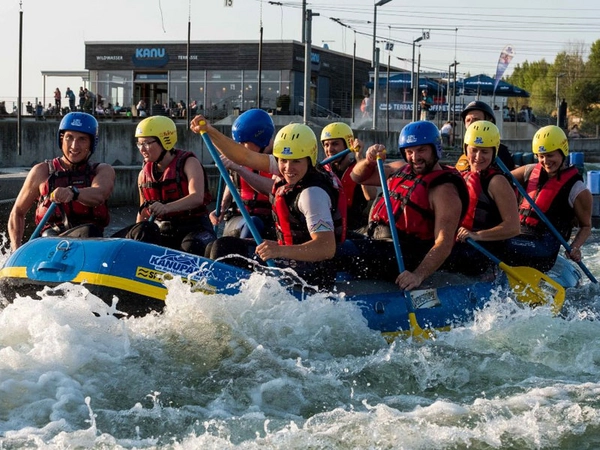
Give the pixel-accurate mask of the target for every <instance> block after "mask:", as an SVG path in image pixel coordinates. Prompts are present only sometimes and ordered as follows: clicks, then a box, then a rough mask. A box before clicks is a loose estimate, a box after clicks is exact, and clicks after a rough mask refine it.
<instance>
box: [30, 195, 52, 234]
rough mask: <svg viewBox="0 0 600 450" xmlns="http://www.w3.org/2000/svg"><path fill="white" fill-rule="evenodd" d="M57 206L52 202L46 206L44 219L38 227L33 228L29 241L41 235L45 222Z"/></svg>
mask: <svg viewBox="0 0 600 450" xmlns="http://www.w3.org/2000/svg"><path fill="white" fill-rule="evenodd" d="M57 205H58V203H54V202H52V203H51V204H50V206H48V210H47V211H46V214H44V217H42V220H40V223H38V226H37V227H35V230H33V233H32V234H31V237H30V238H29V240H30V241H32V240H34V239H36V238H38V237H40V234H41V233H42V230H43V229H44V226H45V225H46V222H48V219H50V217H51V216H52V214H54V210H55V209H56V206H57Z"/></svg>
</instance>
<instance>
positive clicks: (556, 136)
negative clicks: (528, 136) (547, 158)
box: [531, 125, 569, 158]
mask: <svg viewBox="0 0 600 450" xmlns="http://www.w3.org/2000/svg"><path fill="white" fill-rule="evenodd" d="M531 147H532V148H531V150H532V151H533V153H535V154H536V155H538V154H540V153H550V152H553V151H555V150H560V151H561V152H562V154H563V155H564V156H565V158H566V157H567V156H569V140H568V139H567V135H566V134H565V132H564V131H563V130H562V128H560V127H557V126H556V125H548V126H545V127H543V128H540V129H539V130H538V132H537V133H535V136H533V141H532V143H531Z"/></svg>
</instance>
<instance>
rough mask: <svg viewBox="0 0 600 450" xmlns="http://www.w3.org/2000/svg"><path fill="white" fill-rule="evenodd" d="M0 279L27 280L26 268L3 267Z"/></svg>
mask: <svg viewBox="0 0 600 450" xmlns="http://www.w3.org/2000/svg"><path fill="white" fill-rule="evenodd" d="M0 278H27V267H5V268H3V269H2V270H0Z"/></svg>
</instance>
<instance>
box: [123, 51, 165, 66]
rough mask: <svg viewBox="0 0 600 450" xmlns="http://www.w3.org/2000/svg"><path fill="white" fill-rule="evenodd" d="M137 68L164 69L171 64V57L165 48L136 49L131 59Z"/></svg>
mask: <svg viewBox="0 0 600 450" xmlns="http://www.w3.org/2000/svg"><path fill="white" fill-rule="evenodd" d="M131 60H132V61H133V64H134V65H135V66H136V67H163V66H165V65H166V64H167V63H168V62H169V55H168V54H167V51H166V50H165V49H164V48H158V47H154V48H143V47H142V48H136V49H135V51H134V54H133V56H132V57H131Z"/></svg>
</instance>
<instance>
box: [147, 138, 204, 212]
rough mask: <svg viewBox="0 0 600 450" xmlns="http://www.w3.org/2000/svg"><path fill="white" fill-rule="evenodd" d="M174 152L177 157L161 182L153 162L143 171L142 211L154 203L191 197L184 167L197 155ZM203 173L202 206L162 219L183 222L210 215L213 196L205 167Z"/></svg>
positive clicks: (161, 178) (180, 151)
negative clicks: (209, 208) (157, 177)
mask: <svg viewBox="0 0 600 450" xmlns="http://www.w3.org/2000/svg"><path fill="white" fill-rule="evenodd" d="M172 151H173V152H175V157H174V158H173V160H172V161H171V162H170V163H169V165H168V166H167V168H166V169H165V171H164V172H163V173H162V175H161V177H160V180H155V179H154V163H153V162H148V163H146V164H145V165H144V168H143V169H142V173H143V179H142V182H141V183H140V185H139V188H140V192H141V193H142V197H143V198H144V204H143V205H142V207H141V208H140V209H143V208H147V207H148V206H149V205H150V204H152V203H153V202H161V203H171V202H174V201H175V200H179V199H180V198H183V197H185V196H187V195H189V193H190V191H189V189H188V179H187V176H186V175H185V173H184V171H183V167H184V166H185V162H186V161H187V159H188V158H195V157H196V155H194V154H193V153H191V152H186V151H184V150H177V149H175V150H172ZM202 172H203V174H204V201H203V202H202V204H201V205H200V206H198V207H197V208H194V209H190V210H187V211H178V212H175V213H172V214H168V215H167V216H165V217H161V219H166V220H178V219H179V220H182V219H185V218H191V217H201V216H203V215H205V214H207V213H208V210H207V208H206V207H207V205H208V204H209V203H210V202H211V200H212V196H211V194H210V191H209V190H208V177H207V176H206V171H205V170H204V167H203V166H202Z"/></svg>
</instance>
